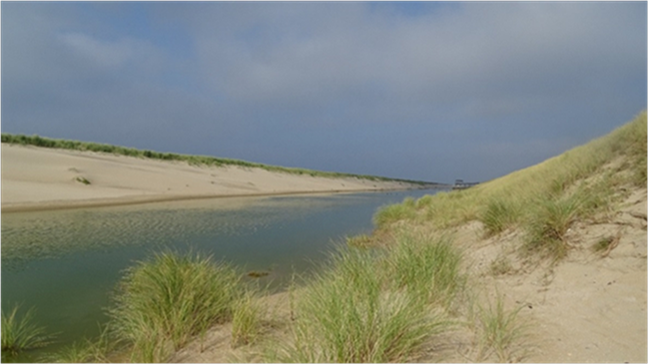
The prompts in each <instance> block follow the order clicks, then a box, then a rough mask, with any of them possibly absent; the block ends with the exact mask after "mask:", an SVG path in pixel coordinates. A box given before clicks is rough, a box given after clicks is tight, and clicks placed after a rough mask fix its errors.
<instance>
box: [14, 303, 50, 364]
mask: <svg viewBox="0 0 648 364" xmlns="http://www.w3.org/2000/svg"><path fill="white" fill-rule="evenodd" d="M18 309H19V306H18V305H15V306H14V307H13V309H12V310H11V312H10V313H9V315H6V314H5V312H4V311H2V351H3V352H8V353H10V354H17V353H18V352H20V351H23V350H29V349H34V348H38V347H43V346H45V345H47V344H49V343H50V342H51V340H52V336H50V335H46V334H45V328H43V327H40V326H37V325H36V324H34V323H33V319H34V308H33V307H32V308H30V309H29V310H27V312H25V314H24V315H22V317H20V316H18Z"/></svg>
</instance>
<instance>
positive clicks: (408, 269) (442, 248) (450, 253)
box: [385, 232, 466, 306]
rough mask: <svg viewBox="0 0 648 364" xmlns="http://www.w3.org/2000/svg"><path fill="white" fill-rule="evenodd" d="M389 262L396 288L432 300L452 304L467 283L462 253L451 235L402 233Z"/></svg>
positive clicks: (388, 256)
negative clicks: (449, 236)
mask: <svg viewBox="0 0 648 364" xmlns="http://www.w3.org/2000/svg"><path fill="white" fill-rule="evenodd" d="M385 263H386V272H388V274H389V276H390V277H391V278H390V281H391V282H392V284H394V285H395V289H397V290H398V289H401V288H405V289H407V290H408V291H409V292H411V293H412V294H414V295H415V296H416V297H420V298H421V299H423V300H425V301H426V302H428V303H439V304H442V305H444V306H447V305H449V304H450V303H451V302H452V300H453V298H454V297H455V294H456V293H457V292H458V290H459V289H461V288H462V287H463V286H464V284H465V282H466V279H465V277H464V276H463V275H462V274H461V273H460V263H461V254H460V252H459V251H457V249H456V248H455V247H454V246H453V245H452V242H451V240H450V239H448V238H447V237H428V236H423V235H418V236H417V235H413V234H411V233H406V232H399V233H398V234H397V237H396V242H395V243H394V244H393V245H391V246H390V247H389V250H388V254H387V257H386V258H385Z"/></svg>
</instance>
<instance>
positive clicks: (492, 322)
mask: <svg viewBox="0 0 648 364" xmlns="http://www.w3.org/2000/svg"><path fill="white" fill-rule="evenodd" d="M495 301H496V302H495V304H494V305H493V304H492V303H491V302H490V301H489V302H488V307H487V308H484V307H481V306H480V307H479V317H478V320H479V322H480V323H481V325H480V326H481V338H480V341H481V345H480V346H481V350H480V351H481V353H480V356H481V357H482V358H484V359H486V358H487V357H488V356H490V355H491V354H492V353H495V354H496V355H497V358H498V359H499V361H500V362H503V363H508V362H512V361H518V360H519V358H514V357H513V355H514V354H515V352H516V350H515V349H516V343H517V342H518V341H521V339H523V338H524V336H526V332H525V329H526V326H525V324H524V323H523V322H522V321H520V318H519V317H518V314H519V313H520V310H521V309H522V306H520V307H518V308H516V309H513V310H510V311H507V310H506V309H505V308H504V300H503V298H502V296H500V295H499V294H498V295H497V297H496V299H495Z"/></svg>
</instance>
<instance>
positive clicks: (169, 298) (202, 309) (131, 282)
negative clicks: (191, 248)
mask: <svg viewBox="0 0 648 364" xmlns="http://www.w3.org/2000/svg"><path fill="white" fill-rule="evenodd" d="M240 279H241V274H239V273H238V272H236V271H235V270H234V269H233V268H232V267H230V266H229V265H227V264H224V263H218V264H216V263H213V262H212V261H211V259H210V258H204V257H201V256H200V255H195V256H193V255H191V254H186V255H179V254H175V253H170V252H165V253H161V254H157V255H156V256H155V258H154V259H153V260H152V261H148V262H140V263H139V264H137V265H136V266H134V267H132V268H130V269H128V271H127V272H126V275H125V277H124V278H123V279H122V282H121V284H120V287H119V290H118V294H117V295H116V297H115V307H114V308H113V309H111V310H110V316H111V323H110V325H111V328H112V330H113V331H114V332H115V334H116V337H118V338H120V339H121V340H123V341H125V342H127V343H128V344H131V345H132V346H133V350H132V353H133V354H132V357H131V359H132V360H134V361H137V362H158V361H163V360H165V359H166V358H167V357H168V355H169V354H170V353H172V352H173V351H175V350H178V349H179V348H181V347H183V346H184V345H185V344H186V343H187V342H188V341H189V340H190V339H191V338H192V337H193V336H195V335H198V334H201V333H204V331H205V330H207V329H208V328H209V327H210V326H213V325H215V324H217V323H221V322H225V321H229V320H231V318H232V314H233V312H234V309H235V303H236V302H237V301H238V300H239V299H240V297H241V295H242V288H241V284H240Z"/></svg>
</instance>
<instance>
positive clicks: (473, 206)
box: [373, 111, 647, 258]
mask: <svg viewBox="0 0 648 364" xmlns="http://www.w3.org/2000/svg"><path fill="white" fill-rule="evenodd" d="M646 144H647V143H646V112H645V111H644V112H642V113H640V114H639V115H638V116H637V117H636V118H635V119H634V120H633V121H631V122H629V123H627V124H626V125H623V126H621V127H619V128H617V129H616V130H614V131H612V132H611V133H609V134H608V135H605V136H603V137H601V138H598V139H595V140H592V141H591V142H589V143H587V144H585V145H582V146H579V147H576V148H573V149H571V150H569V151H567V152H565V153H563V154H561V155H559V156H556V157H553V158H550V159H548V160H546V161H544V162H542V163H539V164H537V165H534V166H532V167H529V168H525V169H522V170H519V171H516V172H513V173H511V174H509V175H506V176H504V177H501V178H498V179H495V180H492V181H489V182H486V183H482V184H479V185H477V186H475V187H472V188H470V189H467V190H459V191H451V192H440V193H437V194H436V195H433V196H424V197H422V198H420V199H418V200H416V201H410V200H407V201H403V203H401V204H396V205H390V206H385V207H383V208H381V209H380V210H379V211H378V212H377V213H376V214H375V215H374V219H373V220H374V224H375V225H376V228H377V229H378V230H379V231H380V230H382V231H391V230H393V229H394V228H397V227H398V226H411V225H427V226H433V227H435V228H438V229H446V228H451V227H455V226H459V225H462V224H464V223H467V222H469V221H473V220H478V221H481V222H482V223H483V224H484V228H485V232H486V234H487V235H494V234H498V233H500V232H502V231H504V230H506V229H509V228H512V227H517V228H521V229H523V230H525V231H527V232H528V234H527V236H528V243H527V248H531V249H527V250H534V251H538V252H541V253H542V254H545V255H546V254H547V253H549V254H548V255H549V256H552V257H554V258H560V257H562V256H564V255H565V254H566V249H567V245H566V244H565V240H564V238H565V232H566V230H567V229H569V227H570V226H571V224H572V223H573V222H574V221H576V220H577V219H585V218H589V217H591V216H593V215H594V214H596V213H598V212H601V211H609V210H610V209H611V206H612V205H613V204H614V203H615V202H617V201H619V199H620V198H621V197H622V196H620V195H618V194H615V193H614V191H615V190H618V187H619V186H622V185H624V184H631V185H636V186H645V185H646ZM618 158H621V159H623V160H625V163H624V165H623V166H622V170H623V171H629V173H617V174H615V175H614V176H611V175H610V173H609V172H605V171H604V170H603V167H604V166H605V165H607V164H608V163H611V162H613V161H615V160H617V159H618ZM601 174H603V175H604V177H603V179H602V180H601V181H598V182H594V183H591V184H590V185H588V186H583V185H582V184H583V181H586V180H587V179H588V178H590V177H593V176H597V175H601Z"/></svg>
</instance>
